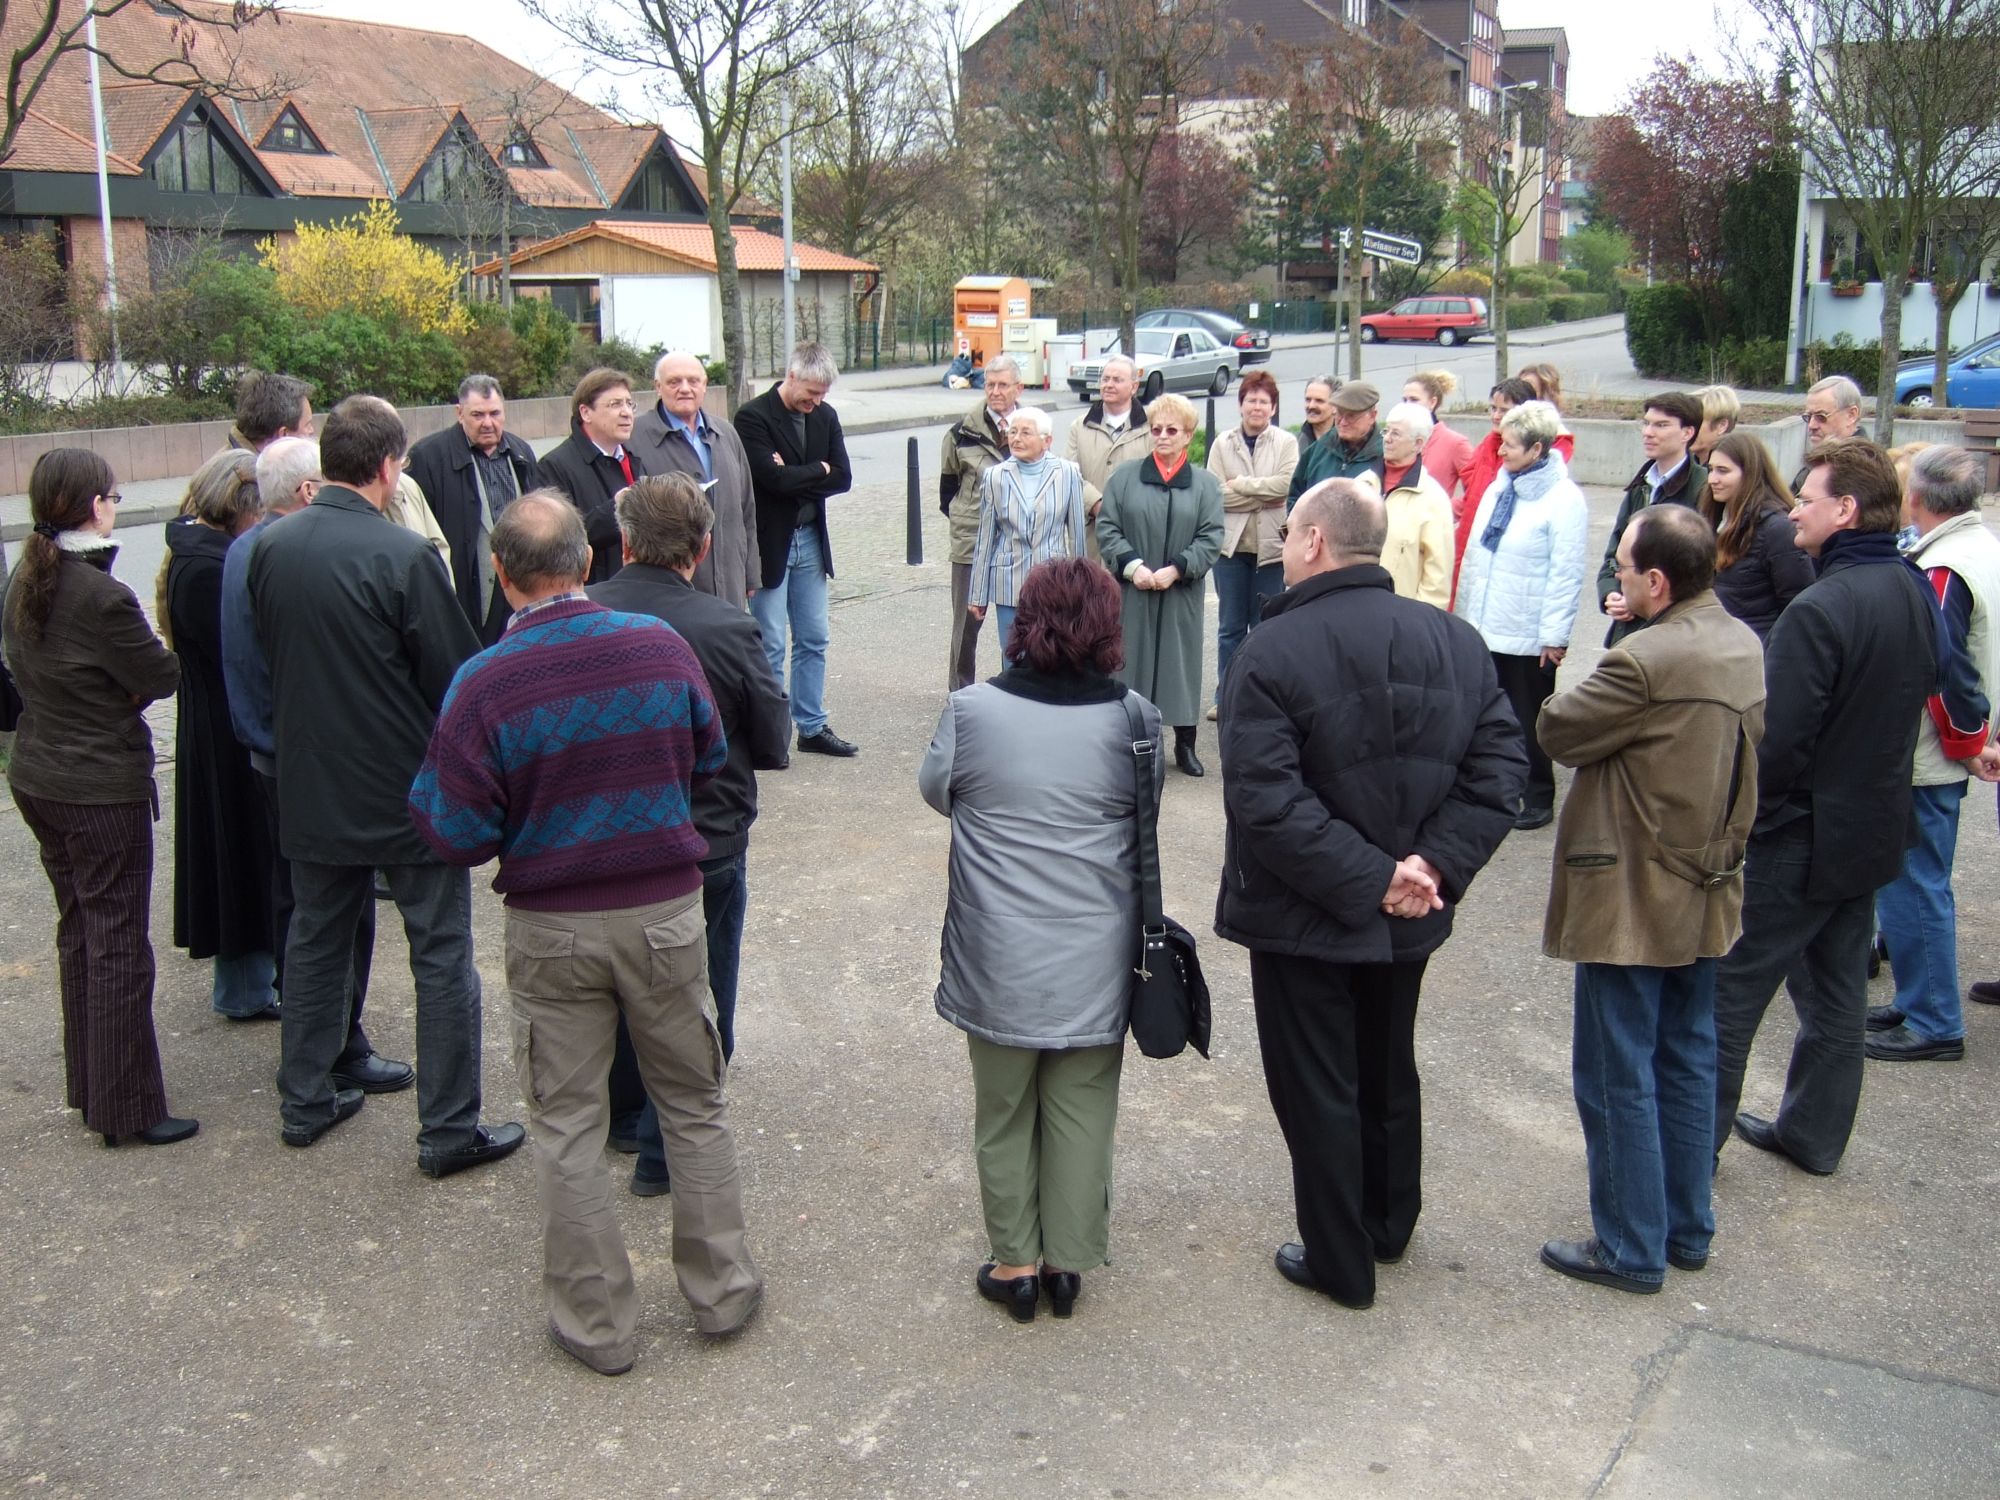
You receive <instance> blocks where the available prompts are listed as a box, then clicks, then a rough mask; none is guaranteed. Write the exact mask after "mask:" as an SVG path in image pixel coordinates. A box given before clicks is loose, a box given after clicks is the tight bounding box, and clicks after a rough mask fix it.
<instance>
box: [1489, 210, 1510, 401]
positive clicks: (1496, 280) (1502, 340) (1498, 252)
mask: <svg viewBox="0 0 2000 1500" xmlns="http://www.w3.org/2000/svg"><path fill="white" fill-rule="evenodd" d="M1493 233H1494V239H1495V241H1496V243H1495V245H1494V249H1493V305H1492V306H1491V307H1490V308H1488V309H1487V311H1488V312H1489V313H1491V314H1492V322H1493V383H1494V384H1495V385H1498V384H1499V383H1500V382H1501V381H1503V380H1505V379H1506V378H1507V227H1506V223H1505V219H1504V214H1503V217H1502V221H1501V222H1500V223H1498V224H1497V225H1495V227H1494V232H1493Z"/></svg>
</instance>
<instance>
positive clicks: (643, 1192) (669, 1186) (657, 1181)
mask: <svg viewBox="0 0 2000 1500" xmlns="http://www.w3.org/2000/svg"><path fill="white" fill-rule="evenodd" d="M673 1190H674V1184H673V1179H672V1178H670V1177H641V1176H640V1175H639V1174H638V1173H637V1172H634V1173H633V1174H632V1196H633V1197H634V1198H664V1197H666V1196H667V1194H669V1193H671V1192H672V1191H673Z"/></svg>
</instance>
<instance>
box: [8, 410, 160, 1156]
mask: <svg viewBox="0 0 2000 1500" xmlns="http://www.w3.org/2000/svg"><path fill="white" fill-rule="evenodd" d="M28 500H29V508H30V511H31V513H32V515H33V517H34V524H35V529H34V532H33V534H32V535H30V536H29V538H28V540H27V543H26V545H25V546H24V548H23V549H22V553H21V561H20V562H19V563H18V564H17V565H16V566H15V569H14V572H13V575H12V577H10V578H9V579H8V585H7V597H6V603H5V605H4V607H0V608H4V616H5V639H6V653H7V665H8V667H9V668H10V669H11V670H12V671H13V674H14V681H15V683H16V684H17V686H18V687H19V689H20V693H21V698H22V702H23V704H24V705H25V706H24V708H23V710H22V714H21V725H20V729H19V731H18V732H17V733H16V735H15V739H14V753H13V756H12V759H11V760H10V761H9V763H8V766H7V782H8V785H9V787H10V788H11V789H12V791H13V793H14V805H15V806H16V807H18V808H20V810H21V820H22V821H23V822H24V823H26V824H27V825H28V828H29V831H30V832H32V833H33V834H34V835H35V841H36V843H38V844H39V845H40V846H41V851H42V868H43V870H45V871H46V872H47V873H48V877H49V884H50V886H51V887H52V888H53V889H54V892H55V906H56V959H57V971H58V975H59V979H60V986H61V992H62V1018H63V1061H64V1073H65V1091H66V1098H67V1101H68V1104H69V1106H70V1108H72V1109H80V1110H82V1111H83V1121H84V1124H85V1125H87V1126H88V1127H89V1128H90V1129H91V1130H93V1131H96V1132H98V1133H99V1134H101V1135H102V1136H103V1137H104V1144H105V1145H107V1146H116V1145H121V1144H132V1145H147V1146H164V1145H169V1144H171V1143H172V1142H174V1141H184V1140H186V1139H187V1138H188V1137H189V1136H191V1135H193V1134H194V1133H195V1131H196V1129H197V1128H198V1127H197V1125H196V1123H195V1122H194V1121H193V1120H177V1119H175V1118H174V1117H173V1116H172V1114H170V1113H169V1112H168V1109H167V1086H166V1081H165V1079H163V1078H162V1077H161V1076H160V1048H159V1042H158V1040H157V1038H156V1037H155V1036H154V1034H153V944H152V938H151V934H150V931H149V924H150V917H151V911H152V888H153V819H154V817H155V815H156V812H157V809H158V807H159V794H158V791H157V790H156V789H155V787H154V785H153V738H152V735H151V734H149V733H148V732H147V729H146V722H145V719H144V717H143V714H144V710H145V706H146V705H147V704H148V703H152V702H154V701H156V700H157V699H160V698H164V697H166V696H167V695H168V694H169V693H171V692H173V690H174V687H175V685H176V683H177V682H178V681H179V680H180V663H179V662H178V661H176V660H175V659H174V655H173V653H172V652H170V651H168V650H167V648H166V647H165V646H164V645H162V644H161V642H160V638H159V637H158V636H156V635H154V634H153V629H152V627H151V626H150V625H148V624H147V623H146V616H145V613H144V611H142V610H141V609H140V608H139V601H138V599H137V598H135V597H134V596H133V593H132V591H131V590H130V589H129V588H127V587H126V586H125V585H124V584H123V583H121V582H119V581H118V579H116V578H114V577H113V576H112V574H111V561H112V559H113V558H114V557H115V556H116V555H117V552H118V548H117V545H116V544H115V543H114V542H113V541H112V540H111V531H112V528H113V527H114V526H115V525H116V524H117V518H118V491H117V489H116V487H115V484H114V481H113V479H112V476H111V468H110V466H109V465H108V464H106V463H105V462H104V460H103V459H102V458H100V457H98V456H97V455H96V454H95V453H92V452H89V451H88V450H86V449H82V448H56V449H52V450H51V451H49V452H47V453H45V454H43V455H42V456H41V457H40V458H39V459H37V460H36V461H35V468H34V472H33V474H31V475H30V476H29V479H28Z"/></svg>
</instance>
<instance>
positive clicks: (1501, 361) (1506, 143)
mask: <svg viewBox="0 0 2000 1500" xmlns="http://www.w3.org/2000/svg"><path fill="white" fill-rule="evenodd" d="M1540 87H1541V84H1540V83H1539V82H1538V81H1537V80H1535V79H1532V78H1530V79H1527V80H1525V81H1524V82H1521V83H1503V84H1501V85H1500V86H1499V88H1498V89H1497V90H1496V91H1495V92H1496V93H1497V94H1498V96H1499V109H1498V118H1499V127H1500V128H1499V132H1498V135H1499V143H1500V144H1499V149H1498V150H1497V151H1496V152H1494V161H1493V309H1492V311H1493V382H1494V384H1496V385H1498V384H1499V383H1500V382H1501V381H1503V380H1505V379H1506V378H1507V299H1506V292H1507V287H1506V276H1507V209H1506V198H1507V167H1508V165H1509V163H1510V162H1511V161H1512V160H1513V156H1514V142H1513V140H1512V138H1511V137H1509V135H1508V133H1507V96H1508V95H1509V94H1518V93H1522V92H1525V91H1529V90H1533V89H1538V88H1540Z"/></svg>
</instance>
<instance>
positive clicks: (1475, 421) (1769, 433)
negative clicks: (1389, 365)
mask: <svg viewBox="0 0 2000 1500" xmlns="http://www.w3.org/2000/svg"><path fill="white" fill-rule="evenodd" d="M1445 420H1446V421H1447V422H1449V423H1450V424H1451V426H1452V427H1454V428H1455V429H1457V430H1458V431H1459V432H1462V433H1464V434H1465V435H1466V436H1467V437H1468V438H1470V439H1471V440H1472V441H1473V442H1475V443H1476V442H1478V441H1479V440H1480V439H1481V438H1483V437H1485V436H1486V434H1487V433H1489V432H1491V431H1492V430H1493V424H1492V423H1491V422H1490V421H1489V420H1488V419H1487V418H1486V417H1484V416H1479V415H1473V414H1467V415H1464V416H1448V417H1446V418H1445ZM1566 420H1567V421H1568V423H1569V429H1570V431H1571V432H1573V433H1575V434H1576V459H1575V461H1574V462H1573V463H1571V465H1570V475H1571V477H1572V478H1574V479H1575V480H1576V482H1577V483H1578V484H1603V485H1614V486H1617V487H1618V488H1621V489H1622V488H1623V487H1624V486H1625V485H1626V484H1628V483H1630V482H1631V479H1632V476H1633V475H1634V474H1636V473H1638V472H1639V466H1640V465H1641V464H1643V463H1644V462H1645V461H1646V455H1645V452H1644V450H1643V449H1642V448H1641V447H1640V446H1639V424H1638V422H1637V421H1634V420H1629V419H1628V420H1622V421H1615V420H1610V419H1607V418H1588V417H1582V418H1578V417H1571V418H1568V419H1566ZM1743 430H1744V431H1745V432H1754V433H1755V434H1757V436H1758V437H1760V438H1762V439H1763V440H1764V446H1765V447H1767V448H1769V449H1770V450H1771V456H1772V457H1773V458H1774V459H1776V460H1777V462H1778V472H1779V473H1780V474H1781V475H1783V476H1784V477H1785V478H1786V479H1790V478H1791V476H1792V475H1793V473H1795V472H1796V471H1797V469H1798V467H1799V465H1800V464H1801V463H1803V462H1804V461H1805V455H1806V428H1805V423H1803V422H1799V421H1783V422H1767V423H1765V424H1763V425H1762V426H1755V427H1750V426H1746V427H1745V428H1744V429H1743ZM1896 441H1897V442H1899V443H1950V444H1952V445H1953V446H1954V447H1956V446H1958V445H1959V444H1960V442H1961V441H1962V438H1961V436H1960V432H1959V424H1958V423H1956V422H1898V423H1897V424H1896Z"/></svg>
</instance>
